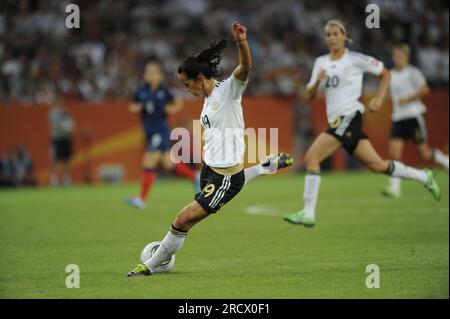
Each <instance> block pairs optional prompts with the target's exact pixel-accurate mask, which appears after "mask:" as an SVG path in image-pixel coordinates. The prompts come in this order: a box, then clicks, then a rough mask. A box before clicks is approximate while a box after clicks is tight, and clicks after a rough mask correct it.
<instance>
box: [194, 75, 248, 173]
mask: <svg viewBox="0 0 450 319" xmlns="http://www.w3.org/2000/svg"><path fill="white" fill-rule="evenodd" d="M246 85H247V83H244V82H241V81H240V80H238V79H237V78H236V77H235V76H234V75H231V76H230V77H229V78H227V79H226V80H224V81H220V82H218V83H216V85H215V87H214V89H213V91H212V93H211V95H210V96H208V97H206V98H205V102H204V103H203V110H202V113H201V116H200V120H201V123H202V126H203V128H204V133H203V134H204V135H203V139H204V141H205V145H204V147H203V151H204V157H203V160H204V162H205V164H206V165H208V166H211V167H217V168H226V167H231V166H235V165H238V164H241V163H243V161H244V152H245V141H244V126H245V124H244V115H243V112H242V105H241V101H242V93H243V92H244V89H245V87H246Z"/></svg>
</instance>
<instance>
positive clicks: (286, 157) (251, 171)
mask: <svg viewBox="0 0 450 319" xmlns="http://www.w3.org/2000/svg"><path fill="white" fill-rule="evenodd" d="M293 163H294V159H293V158H292V156H291V155H290V154H288V153H279V154H278V155H274V154H273V155H269V156H267V157H266V158H265V159H264V160H263V161H262V162H261V163H259V164H257V165H254V166H251V167H248V168H246V169H245V170H244V174H245V184H247V183H248V182H250V181H251V180H253V179H254V178H256V177H258V176H261V175H265V174H274V173H276V171H277V170H279V169H282V168H285V167H288V166H291V165H292V164H293Z"/></svg>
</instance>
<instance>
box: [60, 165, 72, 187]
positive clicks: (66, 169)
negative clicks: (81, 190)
mask: <svg viewBox="0 0 450 319" xmlns="http://www.w3.org/2000/svg"><path fill="white" fill-rule="evenodd" d="M62 166H63V173H62V181H63V185H64V186H69V185H70V184H71V183H72V180H71V178H70V163H69V159H65V160H64V161H62Z"/></svg>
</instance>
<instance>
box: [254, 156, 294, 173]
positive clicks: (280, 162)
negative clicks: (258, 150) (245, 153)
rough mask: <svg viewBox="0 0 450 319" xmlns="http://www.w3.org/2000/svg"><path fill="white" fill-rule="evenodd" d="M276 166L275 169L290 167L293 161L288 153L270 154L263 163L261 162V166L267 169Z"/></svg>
mask: <svg viewBox="0 0 450 319" xmlns="http://www.w3.org/2000/svg"><path fill="white" fill-rule="evenodd" d="M275 163H276V164H277V169H280V168H285V167H288V166H291V165H292V164H293V163H294V159H293V158H292V156H291V155H290V154H289V153H284V152H283V153H279V154H278V155H275V154H271V155H269V156H267V157H266V158H265V159H264V161H262V162H261V166H263V167H268V166H270V165H271V164H275Z"/></svg>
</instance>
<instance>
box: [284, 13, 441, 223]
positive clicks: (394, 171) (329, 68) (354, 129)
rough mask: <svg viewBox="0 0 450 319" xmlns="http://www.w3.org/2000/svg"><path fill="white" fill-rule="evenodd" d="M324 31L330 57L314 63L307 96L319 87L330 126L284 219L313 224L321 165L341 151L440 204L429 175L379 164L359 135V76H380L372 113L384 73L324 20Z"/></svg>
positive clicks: (310, 155) (308, 159)
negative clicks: (415, 185)
mask: <svg viewBox="0 0 450 319" xmlns="http://www.w3.org/2000/svg"><path fill="white" fill-rule="evenodd" d="M324 30H325V40H326V43H327V45H328V47H329V50H330V53H329V54H326V55H323V56H321V57H318V58H317V59H316V61H315V64H314V68H313V71H312V76H311V80H310V82H309V83H308V85H307V94H308V97H309V98H310V99H314V97H315V96H316V92H317V90H318V88H319V86H320V85H321V84H322V85H324V87H325V98H326V104H327V117H328V123H329V125H330V126H329V127H328V129H327V130H326V131H325V132H323V133H321V134H320V135H319V136H318V137H317V138H316V140H315V141H314V142H313V144H312V145H311V147H310V148H309V150H308V151H307V153H306V156H305V163H306V166H307V173H306V176H305V188H304V193H303V199H304V208H303V210H301V211H299V212H297V213H294V214H291V215H288V216H285V217H284V219H285V220H286V221H288V222H291V223H295V224H303V225H304V226H307V227H308V226H309V227H310V226H313V225H314V224H315V210H316V203H317V197H318V194H319V186H320V163H321V162H322V161H323V160H324V159H326V158H327V157H328V156H330V155H332V154H334V153H335V152H336V151H337V150H338V149H340V148H341V147H343V148H344V149H345V150H346V151H347V152H348V153H349V154H351V155H353V156H354V157H355V158H357V159H358V160H359V161H360V162H361V163H362V164H364V165H365V166H366V167H368V168H369V169H371V170H372V171H373V172H375V173H385V174H388V175H390V176H393V177H399V178H404V179H412V180H415V181H418V182H420V183H421V184H423V185H424V186H425V187H426V188H427V189H428V190H429V191H430V192H431V193H432V194H433V196H434V198H435V199H436V200H439V199H440V190H439V187H438V185H437V184H436V182H435V180H434V176H433V173H432V171H431V170H424V171H422V170H418V169H415V168H412V167H409V166H406V165H405V164H403V163H401V162H399V161H386V160H383V159H382V158H381V157H380V156H379V155H378V153H377V152H376V151H375V150H374V148H373V146H372V144H371V143H370V141H369V140H368V138H367V136H366V135H365V134H364V133H363V132H362V113H363V112H364V106H363V105H362V104H361V103H360V102H359V101H358V100H359V98H360V96H361V92H362V83H363V74H364V73H367V72H368V73H372V74H374V75H378V76H381V84H380V88H379V91H378V94H377V95H376V97H375V98H374V99H372V100H371V101H370V104H369V110H370V111H372V112H376V111H378V110H379V109H380V107H381V105H382V104H383V100H384V98H385V96H386V93H387V90H388V87H389V79H390V74H389V71H388V70H386V69H385V68H384V66H383V63H381V62H380V61H378V60H376V59H374V58H372V57H369V56H366V55H363V54H360V53H356V52H352V51H349V50H348V49H346V47H345V45H346V43H348V42H350V41H351V40H350V39H349V38H348V36H347V31H346V29H345V27H344V25H343V24H342V23H341V22H340V21H338V20H330V21H328V22H327V23H326V25H325V28H324Z"/></svg>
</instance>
